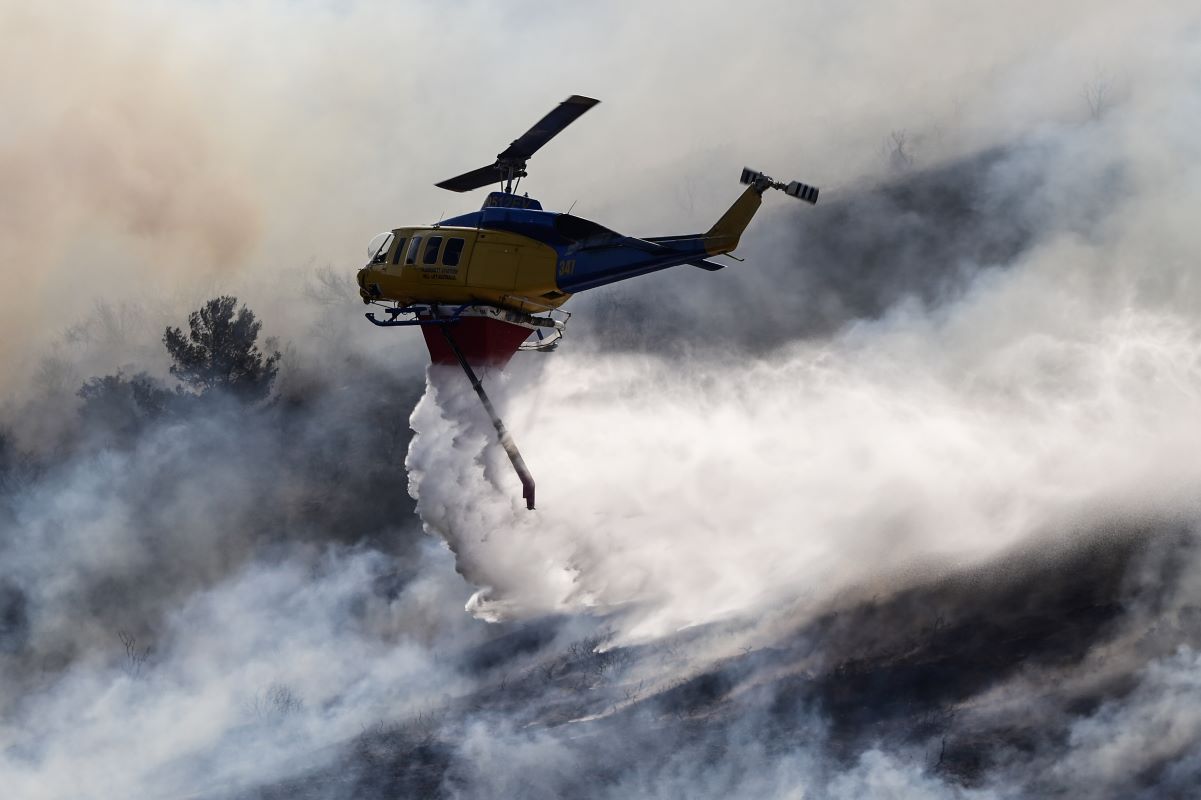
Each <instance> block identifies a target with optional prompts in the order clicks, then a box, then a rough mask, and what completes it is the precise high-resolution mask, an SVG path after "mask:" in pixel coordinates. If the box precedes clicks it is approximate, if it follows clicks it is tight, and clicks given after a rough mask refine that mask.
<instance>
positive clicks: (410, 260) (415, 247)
mask: <svg viewBox="0 0 1201 800" xmlns="http://www.w3.org/2000/svg"><path fill="white" fill-rule="evenodd" d="M420 252H421V237H420V236H414V237H413V240H412V241H411V242H409V254H408V255H407V256H405V263H406V264H416V263H417V254H418V253H420Z"/></svg>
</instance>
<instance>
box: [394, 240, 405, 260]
mask: <svg viewBox="0 0 1201 800" xmlns="http://www.w3.org/2000/svg"><path fill="white" fill-rule="evenodd" d="M404 252H405V238H404V237H403V236H402V237H400V239H399V240H398V241H397V242H396V250H395V251H393V253H392V263H393V264H399V263H400V258H401V256H403V255H404Z"/></svg>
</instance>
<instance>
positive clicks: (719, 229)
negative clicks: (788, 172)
mask: <svg viewBox="0 0 1201 800" xmlns="http://www.w3.org/2000/svg"><path fill="white" fill-rule="evenodd" d="M741 182H742V183H745V184H749V185H748V186H747V187H746V191H745V192H743V193H742V196H741V197H739V198H738V199H737V200H735V201H734V205H732V206H730V208H729V210H728V211H726V213H724V214H722V215H721V219H719V220H718V221H717V223H716V224H715V225H714V226H713V227H712V228H710V229H709V232H708V233H706V234H705V251H706V252H707V253H708V254H709V255H711V256H715V255H719V254H721V253H728V252H730V251H731V250H733V249H734V248H736V247H738V240H739V239H740V238H741V237H742V232H743V231H745V230H746V226H747V225H749V224H750V222H751V219H752V218H753V217H754V216H755V212H756V211H758V210H759V206H760V205H762V204H763V193H764V192H766V191H767V190H768V189H780V190H781V191H783V192H784V193H785V194H787V195H790V196H792V197H795V198H797V199H798V200H804V201H805V202H806V203H809V204H810V205H816V204H817V195H818V191H819V190H818V188H817V187H816V186H809V185H808V184H805V183H801V182H799V181H792V182H791V183H788V184H784V183H779V182H777V181H774V180H772V179H771V178H769V177H768V176H766V175H764V174H763V173H762V172H756V171H755V170H753V169H747V168H745V167H744V168H743V170H742V178H741Z"/></svg>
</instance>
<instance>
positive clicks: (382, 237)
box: [367, 232, 393, 264]
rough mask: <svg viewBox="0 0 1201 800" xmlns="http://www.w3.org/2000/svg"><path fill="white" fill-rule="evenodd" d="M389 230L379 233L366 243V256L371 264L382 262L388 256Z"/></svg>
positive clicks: (390, 240)
mask: <svg viewBox="0 0 1201 800" xmlns="http://www.w3.org/2000/svg"><path fill="white" fill-rule="evenodd" d="M392 239H393V236H392V234H391V232H388V233H381V234H379V235H377V236H376V237H375V238H374V239H372V240H371V243H370V244H368V245H367V257H368V258H370V259H371V263H372V264H383V263H384V261H386V260H387V258H388V248H389V247H390V246H391V245H392Z"/></svg>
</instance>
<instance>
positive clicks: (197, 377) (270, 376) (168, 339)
mask: <svg viewBox="0 0 1201 800" xmlns="http://www.w3.org/2000/svg"><path fill="white" fill-rule="evenodd" d="M237 305H238V300H237V298H236V297H231V296H229V295H224V296H222V297H215V298H213V299H212V300H209V301H208V302H207V303H205V304H204V306H203V307H202V308H200V309H199V310H197V311H193V312H192V313H191V314H190V315H189V316H188V327H189V328H190V331H189V332H188V334H187V335H185V334H184V333H183V331H181V330H180V329H179V328H167V331H166V333H164V334H163V344H164V345H166V347H167V352H168V353H170V355H171V358H172V360H174V361H175V363H174V364H172V365H171V374H172V375H174V376H175V377H176V378H179V380H180V381H182V382H183V383H185V384H187V385H188V386H190V387H191V388H192V389H193V391H194V392H195V393H196V394H199V395H205V394H208V393H209V392H212V391H223V392H228V393H230V394H232V395H234V396H235V397H238V398H239V399H241V400H244V401H248V402H249V401H254V400H261V399H262V398H264V397H266V396H267V395H268V394H269V393H270V392H271V385H272V383H273V382H274V381H275V374H276V372H277V371H278V369H279V368H278V366H277V364H278V362H279V355H280V354H279V352H278V351H275V352H272V353H271V354H270V355H266V356H265V355H264V354H263V353H262V352H261V351H260V350H259V348H258V344H257V343H256V341H257V339H258V335H259V329H260V328H261V327H262V323H260V322H259V321H258V320H257V319H255V316H254V312H253V311H251V310H250V309H248V308H247V307H246V306H245V305H243V306H242V307H241V308H238V309H237V314H236V315H235V313H234V310H235V308H236V307H237ZM267 346H268V347H270V346H271V343H270V340H268V343H267Z"/></svg>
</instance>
